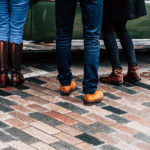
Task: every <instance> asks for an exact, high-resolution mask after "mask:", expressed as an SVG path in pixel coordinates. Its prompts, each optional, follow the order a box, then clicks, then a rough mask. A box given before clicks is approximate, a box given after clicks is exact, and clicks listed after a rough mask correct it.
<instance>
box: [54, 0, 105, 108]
mask: <svg viewBox="0 0 150 150" xmlns="http://www.w3.org/2000/svg"><path fill="white" fill-rule="evenodd" d="M79 2H80V6H81V11H82V22H83V36H84V46H85V50H84V81H83V91H84V104H85V105H92V104H94V103H96V102H99V101H101V100H102V99H103V93H102V92H101V91H99V90H97V84H98V73H97V72H98V65H99V55H100V43H99V38H100V30H101V24H102V12H103V0H79ZM76 5H77V0H56V28H57V36H56V57H57V68H58V80H59V81H60V84H61V89H60V90H61V95H69V94H70V92H71V91H72V90H75V88H76V83H75V82H74V81H73V80H72V73H71V70H70V66H71V40H72V32H73V24H74V17H75V8H76Z"/></svg>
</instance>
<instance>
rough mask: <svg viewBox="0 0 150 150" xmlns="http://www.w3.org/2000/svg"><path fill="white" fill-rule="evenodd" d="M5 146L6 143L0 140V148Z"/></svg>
mask: <svg viewBox="0 0 150 150" xmlns="http://www.w3.org/2000/svg"><path fill="white" fill-rule="evenodd" d="M7 147H8V145H7V144H6V143H4V142H2V141H0V148H1V149H4V148H7Z"/></svg>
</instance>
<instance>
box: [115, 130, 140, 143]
mask: <svg viewBox="0 0 150 150" xmlns="http://www.w3.org/2000/svg"><path fill="white" fill-rule="evenodd" d="M113 136H114V137H116V138H118V139H120V140H121V141H123V142H125V143H127V144H129V145H130V144H133V143H136V142H138V140H137V139H135V138H134V137H132V136H131V135H128V134H126V133H121V132H116V133H113Z"/></svg>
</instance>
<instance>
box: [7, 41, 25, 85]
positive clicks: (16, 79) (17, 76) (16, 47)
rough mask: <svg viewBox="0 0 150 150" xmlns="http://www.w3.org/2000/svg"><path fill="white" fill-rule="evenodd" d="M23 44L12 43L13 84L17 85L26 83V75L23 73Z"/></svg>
mask: <svg viewBox="0 0 150 150" xmlns="http://www.w3.org/2000/svg"><path fill="white" fill-rule="evenodd" d="M22 48H23V44H22V43H21V44H15V43H11V44H10V51H11V67H12V68H11V85H12V86H17V85H20V84H22V83H24V77H23V75H22V74H21V58H22Z"/></svg>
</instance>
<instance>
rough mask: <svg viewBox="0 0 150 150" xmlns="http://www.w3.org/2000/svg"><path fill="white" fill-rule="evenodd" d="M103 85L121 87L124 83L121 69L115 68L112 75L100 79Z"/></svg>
mask: <svg viewBox="0 0 150 150" xmlns="http://www.w3.org/2000/svg"><path fill="white" fill-rule="evenodd" d="M99 80H100V81H101V82H103V83H108V84H115V85H121V84H122V83H123V74H122V70H121V69H119V68H113V70H112V73H111V74H110V75H109V76H107V77H100V79H99Z"/></svg>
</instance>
